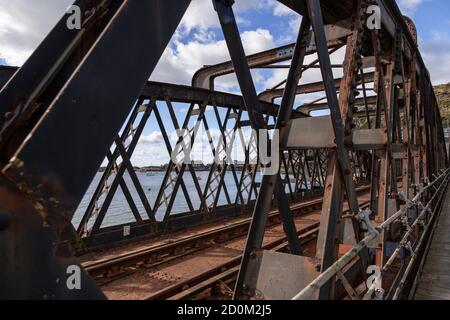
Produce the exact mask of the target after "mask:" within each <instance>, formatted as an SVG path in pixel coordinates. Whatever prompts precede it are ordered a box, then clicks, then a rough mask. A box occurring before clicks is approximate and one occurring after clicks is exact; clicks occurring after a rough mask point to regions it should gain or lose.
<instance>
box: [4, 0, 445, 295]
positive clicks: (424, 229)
mask: <svg viewBox="0 0 450 320" xmlns="http://www.w3.org/2000/svg"><path fill="white" fill-rule="evenodd" d="M279 2H281V3H282V4H284V5H286V6H287V7H289V8H290V9H292V10H294V11H295V12H297V13H298V14H299V15H301V16H302V17H303V18H302V22H301V26H300V29H299V32H298V38H297V41H296V42H295V43H292V44H290V45H286V46H283V47H279V48H274V49H271V50H268V51H265V52H260V53H256V54H254V55H251V56H246V55H245V53H244V49H243V45H242V41H241V38H240V34H239V31H238V27H237V24H236V19H235V16H234V13H233V1H230V0H212V2H211V4H210V5H211V6H213V5H214V8H215V10H216V12H217V15H218V17H219V20H220V24H221V28H222V31H223V35H224V37H225V40H226V44H227V46H228V50H229V54H230V57H231V61H228V62H224V63H221V64H217V65H213V66H205V67H204V68H202V69H200V70H199V71H198V72H197V73H196V74H195V75H194V77H193V80H192V86H181V85H174V84H169V83H159V82H148V81H147V79H148V78H149V77H150V75H151V74H152V72H153V70H154V68H155V66H156V64H157V62H158V60H159V59H160V57H161V55H162V53H163V50H164V49H165V48H166V46H167V44H168V42H169V40H170V38H171V37H172V35H173V33H174V32H175V29H176V28H177V26H178V24H179V22H180V21H181V18H182V17H183V15H184V13H185V11H186V10H187V8H188V6H189V3H190V1H189V0H177V1H173V0H170V1H169V0H148V1H130V0H102V1H100V0H83V1H81V0H79V1H76V2H75V5H78V6H79V7H80V8H81V9H82V10H81V12H82V15H83V17H82V18H83V19H82V21H83V25H82V28H81V29H80V30H69V29H68V28H67V27H66V19H67V15H65V16H64V17H63V18H62V19H61V20H60V21H59V22H58V24H57V25H56V26H55V27H54V29H53V30H52V31H51V32H50V34H49V35H48V36H47V37H46V38H45V40H44V41H43V42H42V43H41V45H40V46H39V47H38V48H37V49H36V51H35V52H34V53H33V54H32V56H31V57H30V58H29V60H28V61H27V62H26V63H25V64H24V65H23V66H22V67H21V68H20V69H17V68H14V67H6V66H3V67H1V68H0V88H3V89H2V90H1V91H0V115H1V117H0V169H1V175H0V256H1V257H2V258H1V261H0V274H1V281H0V282H1V283H2V285H1V289H0V297H3V298H37V299H42V298H43V299H55V298H56V299H61V298H63V299H72V298H74V299H75V298H94V299H100V298H104V295H103V293H102V292H101V290H100V289H99V288H98V286H97V285H96V283H95V282H94V281H93V280H92V279H91V277H90V276H89V275H88V273H87V272H85V270H82V283H83V287H82V290H69V289H68V288H67V287H66V285H65V283H66V281H65V279H66V278H67V276H68V275H67V268H68V267H69V266H73V265H75V266H80V263H79V262H78V259H77V258H76V257H75V255H76V254H79V253H81V252H87V251H91V250H94V249H98V248H102V247H106V246H114V245H116V244H118V243H123V242H131V241H133V240H135V239H143V238H152V237H155V236H157V235H161V234H167V233H170V232H173V231H175V230H180V229H185V228H187V227H189V226H194V225H200V224H207V223H210V222H214V221H222V219H224V218H227V217H232V216H239V215H243V214H244V215H245V214H246V213H249V212H252V213H253V215H252V219H251V224H250V227H249V231H248V238H247V242H246V246H245V250H244V252H243V256H242V260H241V264H240V268H239V273H238V277H237V279H236V283H235V289H234V298H236V299H264V298H265V299H270V298H272V299H292V298H295V299H340V298H342V297H344V296H346V295H347V296H349V297H351V298H354V299H357V298H362V297H366V298H367V299H372V298H383V299H404V298H408V297H411V295H410V293H411V292H412V291H413V289H414V287H415V284H414V283H416V282H415V281H414V279H415V274H416V273H417V271H418V269H419V265H420V262H421V258H422V256H424V254H423V253H424V251H425V248H426V246H427V243H429V239H430V233H431V232H432V230H433V226H434V223H435V221H436V219H437V216H438V215H439V208H440V205H441V202H442V201H443V199H444V198H445V197H444V192H445V190H446V187H447V183H448V179H449V176H448V171H446V168H447V167H448V155H447V150H446V147H445V140H444V132H443V128H442V124H441V118H440V113H439V109H438V105H437V102H436V98H435V95H434V92H433V88H432V84H431V81H430V75H429V73H428V71H427V69H426V67H425V65H424V62H423V60H422V58H421V55H420V52H419V49H418V46H417V34H416V30H415V27H414V24H413V23H412V21H411V20H410V19H408V18H406V17H404V16H402V14H401V12H400V10H399V9H398V7H397V5H396V4H395V2H394V1H390V0H377V1H369V0H354V1H351V0H346V1H331V0H329V1H327V0H321V1H319V0H305V1H292V0H279ZM371 5H377V6H378V7H379V8H380V9H381V28H380V29H374V30H371V29H370V28H368V27H367V25H366V21H367V19H368V18H369V14H368V10H367V8H368V7H369V6H371ZM124 48H126V51H124ZM339 49H342V50H345V57H344V59H343V61H342V63H339V64H331V60H330V57H333V54H335V53H336V52H337V51H338V50H339ZM310 56H312V57H314V59H313V60H312V62H310V63H306V62H305V61H306V59H307V58H308V57H310ZM274 68H278V69H288V70H289V72H288V75H287V77H286V79H285V80H284V81H282V82H281V83H279V84H278V85H277V86H275V87H273V88H270V89H267V90H265V91H263V92H257V90H256V89H255V85H254V82H253V79H252V75H251V72H250V71H251V69H274ZM311 69H318V70H320V72H321V76H322V81H320V82H316V83H305V82H303V81H302V75H303V74H304V73H305V72H307V71H309V70H311ZM336 71H338V72H339V74H342V76H341V77H339V78H336V77H335V76H334V72H336ZM227 74H235V75H236V77H237V80H238V83H239V86H240V89H241V92H242V95H235V94H230V93H224V92H219V91H216V90H215V80H216V79H217V78H219V77H221V76H224V75H227ZM311 93H315V94H321V98H320V99H317V100H316V101H313V102H311V103H308V104H305V105H301V106H299V105H296V104H295V99H296V98H297V97H302V95H307V94H311ZM319 110H329V115H327V116H319V117H315V116H312V113H314V112H316V111H319ZM208 111H212V112H213V115H214V117H213V118H214V119H215V121H216V124H217V127H218V128H219V129H220V131H221V133H222V135H223V139H222V140H221V141H219V142H218V141H215V140H214V139H213V137H211V136H209V137H208V140H209V144H210V151H211V155H212V156H214V157H216V159H218V161H216V162H215V163H214V164H213V165H211V167H210V169H209V174H208V177H207V180H206V181H200V180H199V178H198V173H197V171H196V170H197V168H196V167H195V165H194V164H189V163H188V164H180V163H178V162H174V161H173V160H170V162H169V164H168V166H167V167H166V171H165V174H164V178H163V180H162V181H161V185H160V189H159V191H158V193H157V196H156V198H155V199H149V197H148V195H147V194H146V190H145V189H144V187H143V186H142V184H141V182H140V180H139V178H138V175H137V173H136V171H135V168H134V167H133V165H132V162H131V157H132V156H133V153H134V152H135V150H136V147H137V145H138V142H139V140H140V138H141V136H142V133H143V131H144V128H145V126H146V125H148V124H149V123H150V122H152V123H153V124H154V125H156V126H157V127H158V128H159V130H160V132H161V134H162V136H163V140H164V143H165V147H166V149H167V158H168V159H169V158H170V155H171V154H173V152H174V144H173V143H172V141H171V139H170V133H171V132H172V131H173V130H174V129H175V130H176V129H185V130H186V132H188V133H189V135H186V136H183V137H180V139H179V141H178V142H182V143H184V144H186V145H188V146H191V147H192V146H193V145H194V142H195V139H196V135H197V134H198V132H199V129H201V128H202V129H208V128H210V127H211V124H210V123H208V121H210V120H208V119H207V117H206V115H205V114H206V112H208ZM180 114H182V115H183V117H184V121H183V122H181V121H180V120H179V119H181V117H180ZM246 128H247V129H254V130H259V129H267V130H270V131H272V130H274V129H276V130H279V137H280V143H279V147H280V159H281V160H280V169H279V170H278V174H274V175H264V176H262V177H261V176H260V175H258V174H257V172H258V171H259V170H261V168H262V167H264V165H262V164H260V163H258V162H257V161H256V163H255V161H252V160H255V159H258V150H257V148H255V146H254V145H252V144H246V143H245V137H243V136H242V131H240V130H239V129H246ZM236 141H237V142H239V143H240V145H241V147H242V148H243V152H244V154H245V163H243V164H242V165H236V164H235V163H232V162H230V161H229V159H228V154H227V152H226V150H227V148H230V147H231V146H232V145H233V144H234V143H236ZM183 152H184V151H183V150H181V151H180V152H179V153H178V154H177V156H181V157H183V156H184V154H183ZM105 158H106V159H107V163H108V164H107V166H106V168H104V170H102V172H101V178H100V180H99V181H98V183H97V185H96V188H95V189H94V192H93V194H92V196H91V197H90V199H87V200H88V201H87V203H88V205H87V208H86V210H85V211H84V212H83V215H82V218H81V221H80V222H79V223H77V225H76V226H75V227H74V224H72V223H71V222H72V219H73V216H74V213H75V211H76V209H77V208H78V206H79V204H80V202H81V201H82V199H83V197H84V195H85V193H86V190H87V189H88V187H89V186H90V184H91V182H92V180H93V178H94V176H95V175H96V174H97V172H98V170H99V167H100V166H101V165H102V163H103V161H104V159H105ZM125 177H127V179H125ZM226 178H227V179H226ZM188 184H189V185H193V186H194V188H188ZM361 187H366V188H367V189H368V190H369V193H370V196H369V197H370V200H369V201H368V203H367V204H366V205H365V206H363V207H362V206H361V202H360V201H359V199H358V196H359V193H358V192H357V188H361ZM132 190H134V191H135V195H137V196H133V192H132ZM118 192H122V193H123V195H124V197H125V199H126V201H127V203H128V205H129V208H130V211H131V212H132V214H133V217H134V220H135V221H134V222H133V223H127V224H123V225H113V226H105V225H104V221H105V217H108V213H109V211H110V210H109V209H110V207H111V203H112V201H113V200H114V197H115V196H116V195H117V194H118ZM317 196H322V197H323V201H322V206H321V216H320V226H319V230H318V234H317V239H316V243H315V252H314V254H313V255H310V254H309V255H307V254H306V253H305V251H304V248H303V246H302V244H301V241H300V240H299V237H298V233H297V230H296V226H295V224H294V221H293V214H292V212H291V207H292V205H293V204H295V203H299V202H302V201H306V200H308V199H313V198H314V197H317ZM180 197H181V198H183V199H184V201H185V202H186V205H187V207H188V208H189V210H188V212H177V210H176V209H175V208H174V203H175V201H176V200H177V199H178V198H180ZM196 204H197V205H196ZM344 206H346V208H347V210H346V211H345V214H343V212H344ZM272 207H277V210H278V211H279V214H280V217H281V220H282V223H283V230H284V232H285V234H286V239H287V242H288V250H287V252H284V253H279V252H273V251H268V250H264V249H263V245H262V241H263V237H264V233H265V230H266V224H267V220H268V217H269V212H270V210H271V208H272ZM124 230H126V232H124ZM373 265H374V266H378V267H379V270H381V272H382V275H383V276H382V281H381V282H382V283H381V286H379V287H376V286H369V285H366V286H365V287H364V285H365V283H366V280H367V277H368V275H367V272H366V270H367V268H368V267H369V266H373ZM274 283H275V284H276V285H273V284H274ZM362 284H364V285H362ZM364 288H365V289H364Z"/></svg>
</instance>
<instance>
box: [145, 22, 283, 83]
mask: <svg viewBox="0 0 450 320" xmlns="http://www.w3.org/2000/svg"><path fill="white" fill-rule="evenodd" d="M241 37H242V42H243V45H244V49H245V52H246V54H253V53H256V52H259V51H263V50H267V49H270V48H273V47H274V46H275V43H274V39H273V36H272V35H271V33H270V31H269V30H266V29H256V30H253V31H245V32H243V33H242V34H241ZM229 59H230V56H229V54H228V49H227V46H226V42H225V41H224V40H219V41H207V42H203V41H199V40H193V41H189V42H186V43H184V42H182V41H179V40H175V41H174V45H173V48H171V47H168V48H167V49H166V50H165V51H164V54H163V56H162V58H161V60H160V62H159V64H158V66H157V67H156V69H155V71H154V72H153V75H152V77H151V80H154V81H162V82H171V83H178V84H190V83H191V80H192V76H193V75H194V73H195V72H196V71H197V70H198V69H200V68H201V67H203V66H204V65H212V64H217V63H220V62H224V61H227V60H229ZM218 84H219V85H222V86H223V87H224V88H228V89H230V87H232V86H234V85H235V78H234V76H231V75H230V76H227V77H222V78H221V79H220V80H219V81H218Z"/></svg>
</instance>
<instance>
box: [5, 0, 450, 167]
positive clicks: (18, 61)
mask: <svg viewBox="0 0 450 320" xmlns="http://www.w3.org/2000/svg"><path fill="white" fill-rule="evenodd" d="M72 2H73V0H14V1H11V0H0V64H7V65H16V66H20V65H22V64H23V63H24V61H26V59H27V58H28V57H29V55H30V54H31V53H32V52H33V50H34V49H35V48H36V47H37V45H38V44H39V43H40V42H41V41H42V40H43V38H44V37H45V35H46V34H47V33H48V32H49V31H50V29H51V28H52V27H53V25H54V24H55V23H56V22H57V21H58V19H59V18H60V17H61V16H62V13H63V12H64V11H65V9H66V8H67V7H68V6H69V5H70V4H71V3H72ZM397 3H398V4H399V6H400V8H401V10H402V11H403V12H404V14H406V15H408V16H410V17H412V18H413V19H414V22H415V24H416V26H417V29H418V34H419V46H420V50H421V53H422V56H423V58H424V60H425V63H426V65H427V67H428V68H429V70H430V73H431V78H432V81H433V83H435V84H439V83H446V82H450V33H449V28H450V18H449V17H450V14H449V13H450V1H448V0H397ZM234 10H235V14H236V17H237V21H238V25H239V29H240V32H241V37H242V40H243V43H244V48H245V51H246V53H247V54H252V53H255V52H258V51H262V50H266V49H270V48H274V47H276V46H280V45H284V44H288V43H291V42H293V41H294V39H295V38H296V33H297V31H298V27H299V25H300V19H299V17H298V16H297V15H296V14H294V13H293V12H291V11H290V10H289V9H287V8H286V7H284V6H283V5H281V4H279V3H278V2H277V1H275V0H236V4H235V6H234ZM343 55H344V51H343V50H339V51H338V52H336V53H335V54H334V55H333V56H332V62H333V63H341V62H342V58H343ZM228 59H229V55H228V52H227V49H226V44H225V41H224V40H223V35H222V33H221V30H220V27H219V21H218V18H217V14H216V13H215V12H214V9H213V6H212V3H211V0H193V1H192V3H191V5H190V7H189V9H188V11H187V12H186V14H185V16H184V18H183V20H182V22H181V24H180V26H179V28H178V30H177V32H176V33H175V35H174V36H173V38H172V40H171V42H170V44H169V46H168V47H167V48H166V50H165V52H164V54H163V56H162V57H161V60H160V62H159V64H158V66H157V67H156V70H155V71H154V72H153V75H152V76H151V80H154V81H163V82H171V83H177V84H187V85H189V84H190V83H191V79H192V75H193V74H194V73H195V71H197V70H198V69H199V68H201V67H202V66H204V65H211V64H216V63H219V62H223V61H226V60H228ZM309 59H314V57H313V56H311V57H309ZM286 72H287V71H285V70H258V71H253V77H254V81H255V84H256V87H257V90H258V91H262V90H264V89H266V88H270V87H272V86H274V85H275V84H277V83H279V82H280V81H281V80H284V79H285V76H286ZM335 76H339V74H338V73H337V74H335ZM304 78H305V79H304V81H307V82H309V81H318V80H319V79H320V76H319V73H318V71H317V70H312V71H311V72H308V73H305V75H304ZM216 89H217V90H221V91H227V92H233V93H238V92H239V88H238V87H237V85H236V80H235V77H234V76H232V75H230V76H225V77H221V78H219V79H218V80H217V82H216ZM315 98H317V97H316V96H310V97H307V96H306V97H302V99H303V100H302V101H297V103H304V102H309V101H311V100H313V99H315ZM176 108H179V111H180V112H179V113H177V115H179V114H181V113H183V112H182V111H183V110H186V108H187V107H186V106H182V105H176ZM160 109H161V110H160V111H161V113H162V116H163V117H164V118H165V119H169V116H168V113H167V112H166V111H165V110H163V108H160ZM179 116H180V117H179V119H178V121H179V122H180V123H181V122H183V120H184V119H183V118H182V116H181V115H179ZM222 116H223V115H222ZM207 119H208V121H209V122H210V127H211V128H212V129H213V130H216V131H214V132H213V136H214V138H215V139H218V136H219V134H218V129H217V128H218V125H217V122H216V120H215V117H214V113H213V112H207ZM169 127H170V125H169ZM168 131H169V135H170V136H171V137H172V138H171V139H172V140H173V141H175V140H176V134H175V132H174V130H170V129H168ZM208 148H209V146H208V145H207V146H205V145H203V146H202V147H201V148H199V150H197V151H196V153H197V155H198V157H199V158H200V159H205V157H206V158H208V154H210V153H211V152H210V150H208ZM166 154H167V152H166V149H165V145H164V143H163V138H162V133H161V131H160V129H159V128H158V127H157V125H156V121H154V119H150V121H149V123H148V125H147V126H146V128H145V130H144V134H143V137H142V138H141V141H140V143H139V145H138V147H137V150H136V152H135V155H134V156H133V162H134V163H135V164H136V165H139V166H142V165H149V164H162V163H165V162H167V160H168V155H167V156H166ZM194 158H195V157H194ZM206 161H207V160H206Z"/></svg>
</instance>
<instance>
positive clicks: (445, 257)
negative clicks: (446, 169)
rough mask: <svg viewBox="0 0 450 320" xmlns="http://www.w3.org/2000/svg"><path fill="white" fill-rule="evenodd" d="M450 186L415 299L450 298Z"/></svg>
mask: <svg viewBox="0 0 450 320" xmlns="http://www.w3.org/2000/svg"><path fill="white" fill-rule="evenodd" d="M449 264H450V188H449V189H447V192H446V195H445V199H444V202H443V204H442V209H441V214H440V216H439V217H438V220H437V222H436V226H435V229H434V235H433V238H432V239H431V243H430V247H429V251H428V254H427V256H426V257H425V259H424V265H423V270H422V274H421V275H420V279H419V281H418V284H417V290H416V293H415V295H414V299H415V300H448V299H450V268H449V267H448V266H449Z"/></svg>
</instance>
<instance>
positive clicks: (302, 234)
mask: <svg viewBox="0 0 450 320" xmlns="http://www.w3.org/2000/svg"><path fill="white" fill-rule="evenodd" d="M368 204H369V202H365V203H362V204H361V205H362V207H365V206H367V205H368ZM346 212H348V210H347V211H346ZM319 225H320V223H319V222H318V223H315V224H312V225H310V226H307V227H305V228H303V229H302V230H299V231H298V232H297V235H298V237H299V240H300V244H301V245H305V244H307V243H309V242H310V241H313V240H314V239H316V238H317V235H318V231H319ZM287 246H288V242H287V240H286V236H284V237H281V238H278V239H276V240H274V241H272V242H270V243H268V244H266V245H264V246H262V250H270V251H281V250H283V249H285V248H286V247H287ZM241 259H242V255H240V256H237V257H235V258H232V259H230V260H229V261H227V262H225V263H223V264H221V265H219V266H216V267H214V268H212V269H210V270H207V271H205V272H202V273H200V274H198V275H196V276H194V277H192V278H190V279H187V280H185V281H182V282H180V283H176V284H173V285H171V286H169V287H167V288H164V289H162V290H160V291H158V292H156V293H154V294H152V295H150V296H149V297H147V298H146V299H145V300H186V299H189V298H192V297H195V296H196V295H198V294H200V293H201V292H203V291H205V290H207V289H209V288H211V287H213V286H214V285H215V284H216V283H218V282H219V281H222V282H225V281H227V280H229V279H234V278H236V277H237V274H238V271H239V263H240V261H241Z"/></svg>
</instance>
